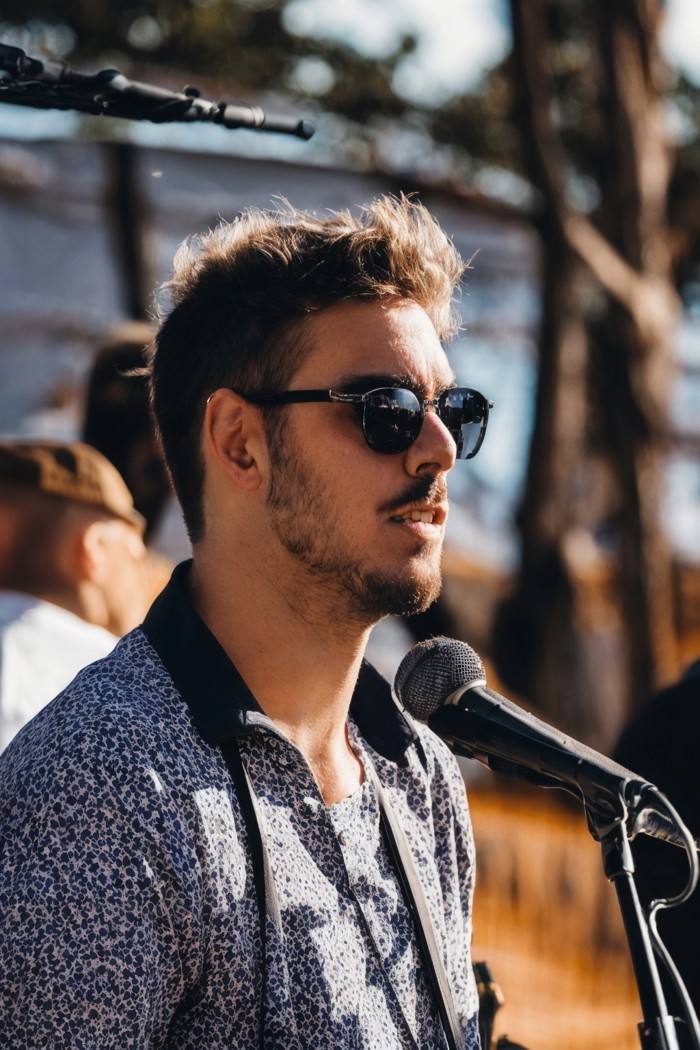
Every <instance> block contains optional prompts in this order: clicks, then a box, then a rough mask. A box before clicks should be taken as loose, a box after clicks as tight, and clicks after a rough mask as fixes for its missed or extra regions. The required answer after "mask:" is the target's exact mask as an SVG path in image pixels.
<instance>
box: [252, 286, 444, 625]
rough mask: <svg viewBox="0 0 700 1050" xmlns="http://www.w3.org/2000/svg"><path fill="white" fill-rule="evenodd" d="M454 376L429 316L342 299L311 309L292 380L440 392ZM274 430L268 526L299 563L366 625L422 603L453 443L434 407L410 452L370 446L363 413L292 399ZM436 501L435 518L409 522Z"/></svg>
mask: <svg viewBox="0 0 700 1050" xmlns="http://www.w3.org/2000/svg"><path fill="white" fill-rule="evenodd" d="M452 385H454V377H453V375H452V372H451V370H450V368H449V365H448V362H447V358H446V356H445V353H444V351H443V349H442V346H441V345H440V341H439V339H438V337H437V334H436V332H435V329H434V327H433V324H432V322H431V321H430V319H429V317H428V316H427V314H426V313H425V311H424V310H423V309H421V307H419V306H417V305H415V304H413V303H398V304H394V305H387V304H384V305H382V304H380V303H374V302H367V303H365V302H357V301H354V302H348V303H341V304H338V305H336V306H333V307H331V308H329V309H327V310H325V311H323V312H322V313H321V314H319V315H318V317H316V318H314V320H313V321H312V326H311V349H310V351H309V353H308V355H307V356H306V358H305V359H304V362H303V364H302V366H301V367H300V369H299V370H298V371H297V373H296V375H295V376H294V378H293V380H292V381H291V383H290V385H289V386H290V389H299V390H301V389H309V388H311V389H316V388H318V389H333V390H341V391H344V392H351V393H364V392H366V391H368V390H371V389H373V388H375V387H381V386H408V387H410V389H412V390H413V391H414V392H415V393H416V394H417V395H418V397H419V398H425V397H431V398H432V397H436V396H437V395H438V394H440V393H441V392H442V391H443V390H444V389H445V388H446V387H449V386H452ZM280 411H283V412H285V414H286V418H285V420H284V423H283V425H282V426H281V428H280V434H279V435H276V434H275V433H274V432H273V434H272V439H271V442H270V446H271V447H270V455H271V460H272V477H271V483H270V487H269V490H268V497H267V500H268V508H269V510H270V514H271V525H272V529H273V531H274V533H275V535H276V536H277V538H278V539H279V541H280V543H281V544H282V546H283V547H284V548H285V550H286V551H287V552H288V553H289V554H290V555H292V556H293V558H294V559H295V561H296V563H297V564H300V565H302V566H303V567H304V568H305V570H306V571H307V572H308V573H309V574H310V575H311V576H312V577H313V578H314V579H315V580H317V581H318V582H319V583H320V584H322V585H324V586H325V587H326V588H330V589H331V590H332V592H333V594H334V596H335V598H336V599H337V600H338V601H339V602H340V603H341V606H342V607H343V609H344V612H345V613H346V615H349V616H350V617H352V618H353V619H357V620H358V621H361V622H363V623H373V622H376V620H378V619H379V618H381V617H382V616H385V615H387V614H390V613H395V614H406V613H415V612H420V611H423V610H424V609H426V608H427V607H428V606H429V605H430V604H431V603H432V602H433V601H434V600H435V598H436V597H437V596H438V594H439V592H440V586H441V564H440V562H441V550H442V542H443V535H444V528H445V519H446V516H447V484H446V475H447V472H448V471H449V470H450V469H451V468H452V466H453V465H454V459H455V445H454V441H453V440H452V438H451V436H450V434H449V433H448V431H447V430H446V428H445V427H444V426H443V424H442V423H441V422H440V420H439V419H438V417H437V416H436V415H435V413H434V412H432V411H428V412H427V413H426V417H425V421H424V423H423V426H422V429H421V431H420V434H419V436H418V438H417V439H416V441H415V442H414V444H413V445H411V446H410V448H408V449H407V450H406V451H405V452H401V453H395V454H385V453H379V452H375V451H373V450H372V449H371V448H369V446H368V445H367V444H366V442H365V439H364V437H363V434H362V428H361V423H360V419H359V416H358V413H357V412H356V411H355V410H354V408H353V407H352V406H349V405H339V404H304V405H291V406H288V407H286V408H284V409H281V410H280ZM419 508H420V509H421V510H422V511H424V512H426V513H427V512H429V511H431V510H432V511H433V512H434V521H433V522H432V523H426V522H422V521H421V522H416V521H412V520H406V517H407V516H408V515H410V513H411V511H416V510H417V509H419Z"/></svg>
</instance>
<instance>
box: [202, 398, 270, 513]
mask: <svg viewBox="0 0 700 1050" xmlns="http://www.w3.org/2000/svg"><path fill="white" fill-rule="evenodd" d="M202 435H203V449H204V456H205V459H209V460H210V462H211V461H213V465H215V467H218V468H219V469H220V470H223V472H224V473H225V474H226V475H227V477H228V478H230V480H231V481H233V482H234V484H235V485H236V486H237V488H240V489H245V490H246V491H248V492H253V491H254V490H255V489H257V488H259V487H260V485H261V483H262V480H263V474H264V472H265V465H266V463H267V447H266V443H265V435H264V430H263V425H262V418H261V413H260V410H259V409H258V408H256V406H255V405H252V404H251V403H250V402H249V401H246V400H245V398H243V397H241V396H240V395H239V394H236V393H234V391H233V390H227V389H225V388H222V389H220V390H215V391H214V393H213V394H212V395H211V397H210V398H209V400H208V401H207V407H206V410H205V412H204V426H203V428H202Z"/></svg>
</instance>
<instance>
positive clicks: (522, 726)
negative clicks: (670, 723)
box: [394, 638, 687, 849]
mask: <svg viewBox="0 0 700 1050" xmlns="http://www.w3.org/2000/svg"><path fill="white" fill-rule="evenodd" d="M394 692H395V693H396V696H397V697H398V699H399V701H400V703H401V704H402V705H403V707H404V708H405V709H406V711H408V713H409V714H410V715H413V717H414V718H417V719H418V720H419V721H421V722H427V724H428V725H429V726H430V728H431V729H432V730H433V731H434V732H435V733H437V734H438V736H440V737H442V738H443V739H444V740H445V741H446V743H448V744H449V745H450V746H451V747H452V749H453V750H454V751H455V752H456V753H457V754H461V755H464V756H466V757H467V758H476V759H478V760H479V761H482V762H485V763H486V764H487V765H488V766H489V767H490V768H491V769H494V770H496V771H497V772H500V773H505V774H507V775H511V776H516V777H520V778H521V779H524V780H528V781H530V782H531V783H534V784H537V785H539V786H541V787H558V788H565V789H573V790H574V792H575V793H576V794H577V795H579V796H583V799H584V802H585V805H586V809H587V812H588V814H589V823H590V818H591V816H592V814H595V816H596V822H595V823H596V828H597V827H599V826H600V823H601V822H602V823H603V824H605V823H609V824H612V823H613V822H615V821H617V820H619V819H620V816H621V813H620V811H621V809H622V814H623V819H626V820H627V824H628V833H629V835H630V838H634V836H635V835H637V834H639V833H642V834H646V835H651V836H652V837H654V838H659V839H663V840H664V841H667V842H672V843H673V844H674V845H677V846H682V847H683V848H684V849H685V848H687V841H686V840H685V839H684V838H683V836H682V835H681V834H680V832H679V831H678V830H677V828H676V825H675V822H674V821H672V820H669V819H668V818H667V817H665V816H663V815H662V814H660V813H658V812H657V811H656V810H654V809H653V808H650V807H649V806H644V805H641V806H640V803H641V802H642V801H643V797H644V795H645V794H646V793H647V792H649V793H651V792H654V793H655V794H657V795H661V793H660V792H658V789H656V788H655V787H654V785H653V784H650V783H649V782H648V781H646V780H644V778H643V777H640V776H639V775H638V774H637V773H634V772H632V770H630V769H626V768H625V767H624V766H621V765H620V764H619V763H617V762H614V761H613V760H612V759H611V758H608V757H607V756H606V755H603V754H601V753H600V752H598V751H595V750H594V749H593V748H591V747H588V746H587V745H586V744H582V743H580V742H579V741H578V740H574V739H572V738H571V737H568V736H566V735H565V734H564V733H562V732H560V731H559V730H558V729H555V728H554V726H551V725H549V724H548V723H547V722H543V721H542V720H541V719H539V718H536V717H535V715H532V714H530V712H529V711H525V710H524V709H523V708H522V707H518V705H517V704H515V703H513V701H512V700H507V699H506V698H505V697H504V696H501V695H500V694H499V693H497V692H495V691H494V690H492V689H489V688H488V686H487V684H486V674H485V671H484V665H483V664H482V662H481V659H480V658H479V656H478V655H477V653H475V652H474V650H473V649H472V648H471V646H469V645H467V644H466V643H465V642H458V641H456V640H455V639H454V638H430V639H428V640H427V641H425V642H420V643H419V644H418V645H415V646H414V647H413V648H412V649H410V650H409V651H408V653H406V656H405V657H404V658H403V660H402V662H401V664H400V666H399V669H398V671H397V672H396V678H395V681H394ZM627 805H629V806H630V810H631V812H630V813H629V815H628V813H627ZM592 830H594V831H595V829H594V828H592Z"/></svg>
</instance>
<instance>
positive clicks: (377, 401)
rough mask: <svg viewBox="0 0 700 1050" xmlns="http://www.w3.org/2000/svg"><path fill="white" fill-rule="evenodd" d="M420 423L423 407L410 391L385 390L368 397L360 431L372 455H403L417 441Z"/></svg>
mask: <svg viewBox="0 0 700 1050" xmlns="http://www.w3.org/2000/svg"><path fill="white" fill-rule="evenodd" d="M422 421H423V408H422V405H421V404H420V402H419V400H418V398H417V397H416V395H415V394H414V393H412V392H411V391H410V390H402V389H401V388H400V387H396V388H394V387H391V388H390V387H387V388H386V389H381V390H372V391H371V392H370V393H369V394H368V395H367V400H366V401H365V403H364V412H363V416H362V429H363V431H364V435H365V440H366V441H367V444H368V445H369V447H370V448H373V449H374V450H375V452H405V450H406V449H407V448H408V447H409V446H410V445H412V444H413V442H414V441H415V440H416V438H417V437H418V433H419V431H420V428H421V423H422Z"/></svg>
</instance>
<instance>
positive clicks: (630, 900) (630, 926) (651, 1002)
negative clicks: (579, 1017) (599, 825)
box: [601, 822, 680, 1050]
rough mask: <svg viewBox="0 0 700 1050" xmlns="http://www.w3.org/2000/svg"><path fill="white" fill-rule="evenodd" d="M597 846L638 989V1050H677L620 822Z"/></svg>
mask: <svg viewBox="0 0 700 1050" xmlns="http://www.w3.org/2000/svg"><path fill="white" fill-rule="evenodd" d="M601 847H602V850H603V868H604V870H605V874H606V876H607V877H608V879H609V880H610V881H611V882H612V883H613V884H614V886H615V890H616V892H617V899H618V901H619V902H620V911H621V913H622V921H623V923H624V927H625V933H626V935H627V942H628V944H629V949H630V955H631V958H632V966H633V968H634V975H635V978H636V981H637V988H638V990H639V1000H640V1003H641V1007H642V1015H643V1017H644V1020H643V1021H640V1023H639V1025H638V1028H639V1040H640V1046H641V1047H642V1050H680V1044H679V1042H678V1033H677V1030H676V1021H675V1018H673V1017H671V1015H670V1014H669V1012H668V1007H667V1005H666V998H665V996H664V992H663V988H662V987H661V981H660V979H659V970H658V967H657V965H656V959H655V957H654V949H653V947H652V944H651V939H650V937H649V928H648V926H647V920H646V916H645V914H644V911H643V910H642V906H641V904H640V901H639V895H638V893H637V886H636V884H635V881H634V860H633V857H632V850H631V849H630V842H629V838H628V836H627V829H626V828H625V825H624V823H623V822H620V823H619V824H616V825H615V826H614V827H613V828H612V829H611V830H610V831H609V832H608V833H607V834H606V835H605V836H604V837H603V838H602V839H601Z"/></svg>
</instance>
